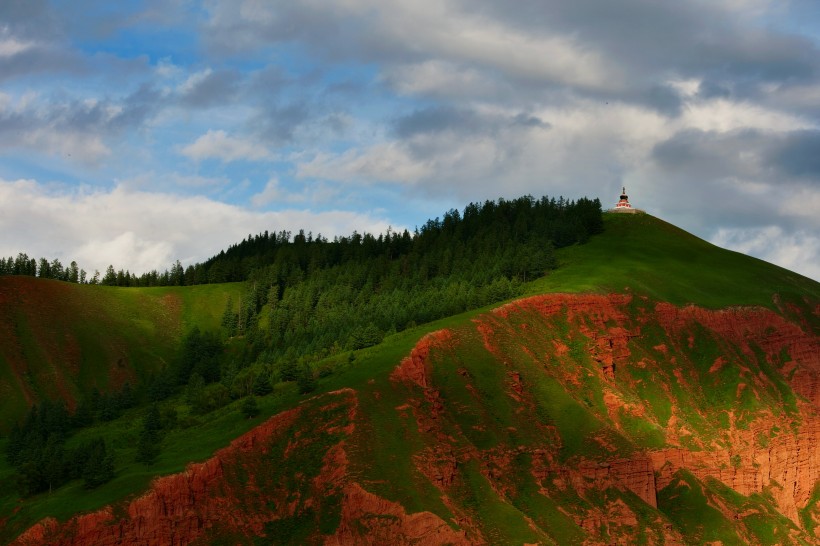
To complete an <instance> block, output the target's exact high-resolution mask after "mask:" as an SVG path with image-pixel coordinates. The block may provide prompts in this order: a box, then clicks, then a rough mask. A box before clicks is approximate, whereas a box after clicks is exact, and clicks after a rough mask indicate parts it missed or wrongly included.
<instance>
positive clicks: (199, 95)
mask: <svg viewBox="0 0 820 546" xmlns="http://www.w3.org/2000/svg"><path fill="white" fill-rule="evenodd" d="M240 83H241V76H240V74H239V72H237V71H236V70H217V71H213V72H210V73H208V74H206V75H204V76H203V77H202V78H201V79H199V80H198V81H196V82H195V83H193V84H192V85H191V86H190V88H188V89H186V90H185V91H184V92H183V93H182V94H181V95H180V98H179V100H180V103H181V104H182V105H183V106H187V107H191V108H210V107H213V106H224V105H226V104H228V103H229V102H230V100H231V99H232V98H233V97H234V96H235V95H236V93H237V90H238V88H239V84H240Z"/></svg>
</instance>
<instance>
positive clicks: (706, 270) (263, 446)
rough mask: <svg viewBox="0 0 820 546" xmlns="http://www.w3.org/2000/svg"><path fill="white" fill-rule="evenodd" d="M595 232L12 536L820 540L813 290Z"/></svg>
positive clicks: (629, 232)
mask: <svg viewBox="0 0 820 546" xmlns="http://www.w3.org/2000/svg"><path fill="white" fill-rule="evenodd" d="M604 225H605V229H604V232H603V233H602V234H600V235H597V236H595V237H592V238H591V239H590V240H589V241H588V242H587V243H586V244H583V245H576V246H570V247H567V248H564V249H560V250H558V251H556V257H557V259H558V263H559V268H558V269H556V270H555V271H553V272H551V273H550V274H549V275H547V276H546V277H543V278H540V279H538V280H536V281H533V282H531V283H528V284H526V285H524V290H525V291H526V293H527V296H525V297H523V298H518V299H515V300H514V301H511V302H509V303H507V304H505V305H502V306H499V307H495V308H484V309H480V310H476V311H471V312H469V313H465V314H461V315H456V316H453V317H449V318H446V319H442V320H439V321H436V322H433V323H430V324H426V325H424V326H420V327H411V328H409V329H407V330H405V331H403V332H400V333H397V334H394V335H391V336H388V337H387V338H386V339H385V340H384V341H383V342H382V343H380V344H379V345H376V346H374V347H370V348H366V349H363V350H358V351H356V352H354V353H341V354H336V355H331V356H330V357H328V358H327V359H326V360H324V361H322V362H318V363H314V364H313V366H314V369H315V370H316V371H318V370H320V369H321V370H326V371H328V372H329V373H323V374H322V375H323V377H321V378H320V379H319V388H318V392H319V393H320V394H314V395H311V396H308V397H303V398H304V401H303V402H302V403H301V404H297V403H296V400H297V398H296V396H295V392H294V391H293V390H290V391H283V390H282V389H283V388H284V386H280V387H279V390H277V391H275V392H274V393H273V394H271V395H267V396H263V397H261V398H259V400H260V401H265V400H270V401H271V402H270V403H269V405H268V406H266V407H265V408H264V411H263V415H272V417H271V418H270V419H267V420H266V421H264V423H263V424H261V425H260V426H258V427H256V428H254V429H252V430H250V431H249V432H248V433H247V434H246V435H244V436H242V437H240V438H237V439H236V440H235V441H234V442H232V443H231V445H230V446H228V447H226V448H224V449H222V450H220V451H217V452H216V453H215V454H214V455H213V457H211V458H207V457H208V456H207V455H206V456H205V457H202V458H201V459H199V460H204V462H202V463H196V464H192V465H190V466H189V467H188V468H187V470H186V471H185V472H184V473H181V474H173V475H169V476H167V477H164V478H162V479H160V480H157V481H155V482H154V483H153V484H152V486H151V488H150V489H149V490H148V491H147V492H145V493H144V494H142V495H140V496H139V497H137V498H133V497H132V498H130V499H125V500H122V501H120V502H118V503H113V504H112V505H111V506H109V507H104V504H103V503H104V502H105V501H103V499H102V498H100V499H98V501H100V504H98V506H97V507H96V508H98V509H99V510H98V511H92V512H89V513H88V514H87V515H85V516H82V517H80V518H79V519H75V520H70V521H69V522H67V523H64V524H59V523H58V522H57V521H55V520H46V521H44V522H43V523H41V524H39V525H37V526H35V527H32V528H31V529H30V530H29V531H27V532H26V533H25V534H24V535H23V536H22V537H21V538H20V539H19V541H18V542H19V543H20V544H39V543H44V542H48V543H66V544H68V543H72V542H71V541H75V542H74V543H91V542H94V543H99V544H105V543H115V542H116V543H127V544H136V543H145V542H156V543H161V542H163V541H165V542H167V541H169V540H170V539H171V537H173V540H174V541H178V542H181V543H188V542H196V543H200V544H212V543H218V542H229V543H231V544H240V543H241V544H255V543H273V544H305V543H324V544H383V543H393V544H420V543H427V544H444V543H451V544H480V543H485V544H524V543H530V544H533V543H540V544H582V543H583V544H611V543H622V544H639V543H647V544H664V543H666V544H681V543H687V544H702V543H707V542H717V541H720V542H721V543H722V544H817V543H820V538H818V537H817V536H816V535H815V534H814V533H815V527H816V524H817V522H818V521H820V505H818V502H820V488H819V487H818V480H819V478H820V475H819V474H818V470H817V469H818V468H820V460H818V459H817V457H818V456H820V455H818V454H820V450H818V449H817V447H818V446H817V442H818V435H817V433H818V431H820V419H819V417H820V414H818V410H820V390H819V389H818V385H820V381H818V379H819V378H820V341H818V328H820V286H818V283H816V282H814V281H812V280H810V279H806V278H804V277H801V276H799V275H796V274H794V273H792V272H789V271H786V270H783V269H781V268H778V267H775V266H773V265H771V264H767V263H765V262H761V261H759V260H755V259H753V258H749V257H746V256H743V255H740V254H736V253H732V252H729V251H726V250H723V249H719V248H717V247H714V246H713V245H710V244H708V243H706V242H704V241H702V240H700V239H697V238H696V237H693V236H691V235H689V234H687V233H685V232H683V231H681V230H679V229H677V228H675V227H674V226H671V225H669V224H666V223H665V222H662V221H660V220H658V219H656V218H653V217H651V216H648V215H634V216H607V217H606V218H605V222H604ZM258 327H259V328H260V329H263V330H264V329H265V328H268V327H270V326H269V325H268V324H266V323H260V324H259V325H258ZM288 397H290V398H288ZM274 401H275V402H274ZM280 410H284V411H280ZM231 411H233V412H234V415H235V414H236V413H238V403H236V404H235V405H234V406H233V407H232V408H231V407H228V408H226V409H225V415H226V416H227V415H229V414H230V412H231ZM225 418H226V419H227V418H228V417H225ZM247 422H248V420H246V423H247ZM251 422H252V421H251ZM199 426H201V427H205V426H206V425H205V424H204V423H202V424H200V425H196V426H194V427H192V429H190V430H191V431H192V432H193V434H189V435H188V436H187V437H186V438H187V439H188V441H189V442H192V444H195V443H196V441H197V440H196V436H197V435H196V428H197V427H199ZM239 428H240V429H242V427H239ZM246 428H247V427H245V428H244V429H243V430H245V429H246ZM172 434H182V432H180V433H176V432H174V433H169V438H170V437H171V436H172ZM222 434H223V436H222V437H223V438H225V442H224V444H223V445H227V444H228V438H230V437H231V430H223V431H222ZM202 436H203V437H207V440H208V441H209V442H210V443H211V444H213V443H214V434H213V433H209V434H205V435H202ZM192 444H189V445H188V446H186V447H187V448H188V449H190V448H191V446H192ZM205 459H207V460H205ZM189 460H190V459H189ZM165 469H166V470H167V469H169V467H168V466H166V467H165ZM112 483H113V482H112ZM132 492H133V493H135V492H136V491H135V490H133V489H131V490H127V491H126V490H123V489H121V490H120V493H121V494H123V495H125V494H129V493H132ZM58 494H59V493H58ZM109 498H110V496H109ZM109 502H110V501H109ZM226 507H231V510H230V511H229V512H227V511H226ZM93 508H94V506H92V505H89V504H86V505H85V509H86V510H93ZM24 513H25V509H24V510H22V511H21V512H18V513H17V514H16V515H14V516H13V517H7V520H6V521H7V525H8V526H9V527H14V528H15V529H20V530H22V528H21V527H20V525H21V523H22V522H24V521H29V520H30V517H31V514H30V515H29V516H28V517H23V514H24ZM38 513H39V514H40V515H41V516H42V515H47V513H43V512H42V511H40V512H38ZM67 513H70V511H67V510H61V511H59V515H60V516H61V518H64V517H65V516H66V514H67ZM0 517H3V516H1V515H0ZM6 536H8V535H6Z"/></svg>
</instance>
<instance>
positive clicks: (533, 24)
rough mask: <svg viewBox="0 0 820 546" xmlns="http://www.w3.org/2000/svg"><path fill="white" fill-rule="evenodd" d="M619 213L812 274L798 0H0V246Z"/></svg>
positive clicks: (811, 114) (806, 46) (134, 260)
mask: <svg viewBox="0 0 820 546" xmlns="http://www.w3.org/2000/svg"><path fill="white" fill-rule="evenodd" d="M622 185H625V186H626V187H627V190H628V193H629V194H630V199H631V201H632V203H633V205H634V206H638V207H641V208H644V209H646V210H647V211H649V212H651V213H652V214H654V215H656V216H659V217H661V218H663V219H665V220H667V221H670V222H672V223H675V224H677V225H679V226H681V227H683V228H684V229H686V230H688V231H691V232H693V233H695V234H697V235H699V236H700V237H703V238H705V239H707V240H710V241H712V242H715V243H717V244H719V245H721V246H724V247H728V248H733V249H736V250H739V251H742V252H746V253H749V254H752V255H755V256H758V257H761V258H763V259H766V260H769V261H772V262H775V263H777V264H780V265H782V266H784V267H787V268H789V269H793V270H795V271H798V272H800V273H802V274H804V275H807V276H809V277H812V278H814V279H820V2H817V1H816V0H776V1H775V0H773V1H768V0H677V1H675V2H666V1H658V0H607V1H600V0H517V1H516V2H509V1H502V0H300V1H298V2H294V1H292V0H285V1H278V0H202V1H197V0H150V1H142V2H132V1H116V2H112V1H110V0H109V1H106V2H102V1H94V0H71V1H68V0H53V1H50V2H49V1H45V0H0V255H5V256H9V255H16V254H17V252H20V251H24V252H27V253H29V254H30V255H33V256H35V257H40V256H45V257H48V258H54V257H57V258H60V259H61V260H63V261H64V262H67V261H70V260H72V259H76V260H77V261H78V262H79V263H80V265H81V266H82V267H84V268H86V269H87V270H89V271H93V270H94V269H95V268H96V269H100V270H104V269H105V267H106V266H107V265H108V264H109V263H113V264H114V265H115V266H116V267H118V268H119V267H122V268H128V269H131V270H132V271H135V272H143V271H146V270H149V269H153V268H158V269H165V268H167V267H168V266H170V264H171V263H172V261H173V260H175V259H177V258H178V259H180V260H182V261H183V263H185V264H187V263H192V262H195V261H201V260H203V259H206V258H208V257H209V256H211V255H213V254H214V253H216V252H218V251H219V250H221V249H223V248H225V247H226V246H227V245H229V244H231V243H234V242H237V241H239V240H241V239H242V238H244V237H246V236H247V235H248V234H250V233H258V232H261V231H264V230H266V229H267V230H269V231H279V230H282V229H287V230H291V231H295V230H298V229H299V228H304V229H305V230H306V231H312V232H313V233H314V234H316V233H321V234H323V235H326V236H333V235H336V234H349V233H351V232H352V231H353V230H359V231H371V232H381V231H384V230H385V229H387V227H388V226H392V227H393V228H403V227H407V228H410V229H411V230H412V229H413V227H414V226H416V225H421V224H423V223H424V222H425V221H426V220H427V219H428V218H430V217H436V216H440V215H441V214H442V213H443V212H445V211H446V210H448V209H450V208H463V206H464V205H465V204H466V203H468V202H470V201H478V200H484V199H495V198H498V197H506V198H514V197H518V196H520V195H523V194H532V195H534V196H536V197H540V196H542V195H545V194H546V195H550V196H559V195H563V196H565V197H570V198H577V197H581V196H589V197H599V198H600V199H601V200H602V201H603V203H604V204H605V205H607V206H609V205H612V204H614V203H615V201H616V200H617V196H618V194H619V192H620V189H621V186H622Z"/></svg>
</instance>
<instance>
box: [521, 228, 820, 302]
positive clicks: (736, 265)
mask: <svg viewBox="0 0 820 546" xmlns="http://www.w3.org/2000/svg"><path fill="white" fill-rule="evenodd" d="M604 226H605V230H604V233H603V234H601V235H597V236H595V237H593V238H591V239H590V240H589V242H588V243H587V244H584V245H578V246H574V247H569V248H566V249H561V250H559V251H558V257H559V263H560V267H559V269H558V270H556V271H554V272H552V273H550V274H549V275H548V276H547V277H544V278H543V279H540V280H538V281H536V282H534V283H532V284H531V285H530V290H529V291H528V292H530V293H532V294H537V293H546V292H573V293H577V292H595V293H610V292H618V293H620V292H624V291H625V290H630V291H633V292H635V293H641V294H644V295H647V296H650V297H652V298H653V299H656V300H658V301H666V302H669V303H674V304H676V305H685V304H687V303H694V304H696V305H700V306H703V307H708V308H711V309H718V308H722V307H727V306H733V305H761V306H764V307H768V308H770V309H779V308H780V309H782V308H783V305H784V304H785V303H786V302H793V303H796V304H798V305H801V307H802V306H803V304H804V303H805V298H806V297H810V298H814V299H815V300H817V299H818V298H820V284H818V283H817V282H815V281H813V280H811V279H808V278H806V277H804V276H802V275H799V274H797V273H794V272H791V271H788V270H786V269H783V268H782V267H778V266H776V265H772V264H770V263H768V262H764V261H762V260H758V259H757V258H752V257H750V256H746V255H745V254H740V253H737V252H732V251H729V250H726V249H723V248H720V247H717V246H715V245H713V244H711V243H708V242H706V241H704V240H702V239H699V238H698V237H695V236H694V235H692V234H691V233H688V232H686V231H684V230H682V229H680V228H678V227H676V226H673V225H672V224H669V223H667V222H664V221H663V220H660V219H658V218H655V217H654V216H651V215H648V214H605V215H604ZM775 295H777V296H778V297H775ZM778 302H779V303H778Z"/></svg>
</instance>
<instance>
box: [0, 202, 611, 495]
mask: <svg viewBox="0 0 820 546" xmlns="http://www.w3.org/2000/svg"><path fill="white" fill-rule="evenodd" d="M602 230H603V219H602V211H601V204H600V202H599V201H598V200H597V199H595V200H590V199H586V198H581V199H578V200H575V201H569V200H565V199H563V198H560V199H558V200H556V199H549V198H547V197H543V198H541V199H534V198H532V197H530V196H525V197H521V198H518V199H514V200H503V199H499V200H498V201H486V202H484V203H483V204H470V205H467V206H466V207H465V208H464V210H463V211H461V212H460V211H457V210H450V211H448V212H447V213H445V214H444V216H443V218H436V219H434V220H429V221H428V222H426V223H425V224H424V225H423V226H421V227H420V228H417V229H416V230H415V231H414V233H412V234H411V233H410V232H408V231H406V230H405V231H402V232H401V233H393V232H391V231H388V232H387V233H384V234H380V235H378V236H374V235H371V234H358V233H353V234H352V235H350V236H346V237H337V238H334V239H333V240H332V241H330V240H327V239H326V238H324V237H322V236H321V235H317V236H313V235H312V234H310V233H308V234H305V233H304V232H303V231H299V232H298V233H297V234H296V235H293V236H292V235H291V233H289V232H286V231H281V232H279V233H275V234H269V233H267V232H266V233H263V234H259V235H256V236H248V237H247V238H246V239H245V240H243V241H242V242H240V243H238V244H236V245H233V246H231V247H230V248H228V249H227V250H225V251H223V252H220V253H219V254H218V255H217V256H214V257H213V258H211V259H209V260H207V261H205V262H204V263H200V264H196V265H192V266H189V267H188V268H187V269H184V270H183V269H182V267H181V266H180V265H179V263H178V262H177V263H176V264H174V267H172V268H171V270H170V271H166V272H164V273H162V274H159V273H157V272H151V273H148V274H143V275H141V276H140V277H136V276H134V275H132V274H130V273H127V274H126V273H125V272H122V271H120V272H115V271H114V268H113V266H112V267H109V269H108V271H107V274H106V275H105V276H104V277H103V279H98V278H97V275H95V276H94V277H92V279H91V280H85V275H84V274H83V273H84V272H83V273H81V272H80V270H79V269H78V267H77V264H76V263H74V262H72V264H71V265H70V266H69V267H68V268H62V267H61V266H60V265H59V262H58V261H57V260H53V261H51V262H49V261H47V260H45V259H41V260H39V262H38V261H36V260H33V259H30V258H28V257H27V256H26V255H24V254H21V255H19V256H18V258H17V259H12V258H8V259H6V260H2V259H0V273H2V274H7V275H8V274H18V275H19V274H23V275H33V276H40V277H47V278H56V279H58V280H63V281H68V282H89V283H91V282H99V283H101V284H106V285H112V286H155V285H163V284H166V285H167V284H171V285H191V284H201V283H217V282H236V281H243V282H244V283H245V284H244V289H243V290H242V292H241V294H242V296H241V297H240V298H239V299H238V300H237V301H232V300H229V301H228V303H227V305H226V307H225V309H224V313H223V315H222V320H221V331H219V332H200V331H199V330H198V329H194V330H192V331H191V332H188V333H187V335H186V336H185V337H184V339H183V340H182V343H181V346H180V348H179V352H178V356H177V358H176V359H175V360H174V361H173V362H170V363H169V364H168V365H167V366H166V367H165V368H163V369H162V370H161V371H160V372H159V373H157V374H155V375H154V376H152V377H150V378H144V380H143V381H142V382H141V383H140V384H139V385H135V386H133V387H132V386H131V385H128V384H126V385H124V387H123V388H122V389H121V390H120V391H117V392H111V393H100V392H98V391H96V390H94V391H93V392H92V395H91V397H90V398H87V399H84V400H82V401H81V402H80V403H79V405H78V406H77V408H76V410H75V412H74V413H73V414H69V412H68V410H67V409H66V407H65V405H64V404H63V403H62V402H49V401H45V402H43V403H41V404H39V405H35V406H33V407H32V409H31V410H30V412H29V415H28V416H27V418H26V419H25V420H24V422H22V423H19V424H17V425H15V427H14V429H13V430H12V432H11V434H10V437H9V447H8V450H7V453H6V456H7V460H8V461H9V463H10V464H11V465H12V466H14V467H15V468H16V469H17V471H18V483H17V485H18V489H19V490H20V492H21V493H23V494H33V493H37V492H41V491H48V490H51V489H52V488H54V487H57V486H59V485H60V484H62V483H65V482H66V481H68V480H72V479H80V478H82V479H83V480H84V484H85V487H88V488H93V487H96V486H98V485H99V484H101V483H105V482H106V481H107V480H109V479H110V478H111V476H112V475H113V463H112V461H111V451H110V449H108V448H107V446H106V444H105V443H104V442H103V441H102V440H99V439H95V440H91V441H89V442H87V443H83V444H81V445H79V446H77V447H74V448H72V449H68V448H66V447H65V444H66V440H67V439H68V438H69V437H70V436H71V435H72V434H73V433H74V431H76V430H79V429H82V428H84V427H88V426H92V425H93V424H94V423H96V422H105V421H110V420H112V419H116V418H117V417H119V415H120V414H121V413H122V412H123V411H125V410H127V409H128V408H131V407H134V406H135V405H136V406H146V407H148V408H149V409H148V411H147V413H146V414H145V415H144V416H143V423H142V427H141V432H140V436H139V439H138V444H137V449H136V460H137V461H138V462H141V463H144V464H146V465H150V464H151V463H152V462H153V461H154V460H155V458H156V456H157V454H158V453H159V449H160V447H161V442H162V431H163V430H166V429H171V428H174V427H175V426H177V416H176V413H175V411H172V410H169V409H167V408H166V409H165V410H163V411H160V410H159V409H158V407H159V406H158V404H159V403H161V402H162V401H164V400H166V399H168V398H169V397H172V396H181V397H182V400H183V401H184V403H185V404H186V405H187V406H188V407H190V409H191V412H192V413H193V414H197V415H204V414H207V413H208V412H210V411H213V410H214V409H217V408H219V407H222V406H224V405H226V404H228V403H230V402H231V401H232V400H237V399H240V398H246V397H247V400H246V404H245V406H244V407H243V411H244V412H246V413H247V414H248V415H249V416H250V415H253V413H254V411H256V410H255V405H254V398H253V397H254V396H264V395H266V394H268V393H270V392H271V390H272V389H273V387H274V386H275V385H277V384H280V383H282V382H295V383H296V385H297V386H298V391H299V392H302V393H307V392H311V391H312V390H314V389H315V388H316V381H317V378H320V377H322V376H323V374H326V373H332V370H329V369H324V368H322V367H321V365H319V364H318V363H319V362H320V361H322V360H323V359H327V357H329V356H334V355H341V354H343V353H348V354H349V358H351V359H353V358H355V354H354V351H356V350H358V349H362V348H366V347H369V346H373V345H376V344H378V343H379V342H380V341H381V340H382V339H383V337H384V336H386V335H389V334H391V333H394V332H398V331H402V330H404V329H407V328H411V327H413V326H415V325H417V324H423V323H426V322H429V321H432V320H436V319H439V318H443V317H447V316H451V315H455V314H457V313H461V312H463V311H466V310H470V309H475V308H478V307H482V306H485V305H489V304H491V303H495V302H499V301H502V300H505V299H508V298H512V297H515V296H517V295H519V294H520V293H521V291H522V287H523V284H524V283H526V282H527V281H529V280H533V279H535V278H537V277H540V276H542V275H545V274H548V273H549V271H550V270H552V269H554V268H556V267H557V263H556V259H555V254H554V250H555V249H556V248H559V247H565V246H569V245H574V244H583V243H584V242H586V241H587V239H588V238H589V237H590V236H592V235H594V234H596V233H600V232H601V231H602ZM66 271H67V273H66ZM163 407H165V406H163Z"/></svg>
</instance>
